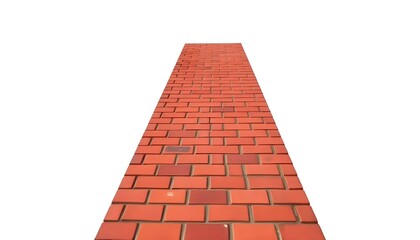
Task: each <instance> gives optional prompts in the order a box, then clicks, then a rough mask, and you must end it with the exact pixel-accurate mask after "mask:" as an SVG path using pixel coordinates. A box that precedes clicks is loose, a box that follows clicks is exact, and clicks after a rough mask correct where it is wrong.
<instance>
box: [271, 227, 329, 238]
mask: <svg viewBox="0 0 420 240" xmlns="http://www.w3.org/2000/svg"><path fill="white" fill-rule="evenodd" d="M279 229H280V235H281V239H282V240H325V237H324V234H323V233H322V231H321V228H320V227H319V225H318V224H280V225H279Z"/></svg>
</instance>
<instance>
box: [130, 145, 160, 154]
mask: <svg viewBox="0 0 420 240" xmlns="http://www.w3.org/2000/svg"><path fill="white" fill-rule="evenodd" d="M161 151H162V146H138V147H137V150H136V153H142V154H158V153H160V152H161Z"/></svg>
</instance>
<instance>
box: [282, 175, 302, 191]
mask: <svg viewBox="0 0 420 240" xmlns="http://www.w3.org/2000/svg"><path fill="white" fill-rule="evenodd" d="M285 179H286V184H287V188H288V189H291V190H301V189H302V188H303V187H302V184H301V183H300V180H299V178H298V177H296V176H286V177H285Z"/></svg>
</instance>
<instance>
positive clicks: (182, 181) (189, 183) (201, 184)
mask: <svg viewBox="0 0 420 240" xmlns="http://www.w3.org/2000/svg"><path fill="white" fill-rule="evenodd" d="M172 188H183V189H192V188H207V177H174V179H173V186H172Z"/></svg>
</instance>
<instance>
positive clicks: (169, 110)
mask: <svg viewBox="0 0 420 240" xmlns="http://www.w3.org/2000/svg"><path fill="white" fill-rule="evenodd" d="M174 111H175V108H173V107H157V108H155V112H157V113H159V112H174Z"/></svg>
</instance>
